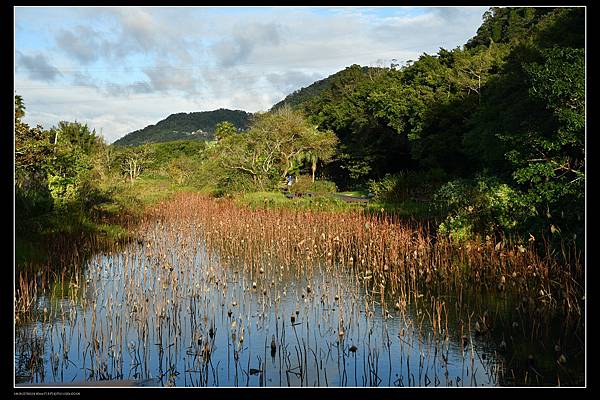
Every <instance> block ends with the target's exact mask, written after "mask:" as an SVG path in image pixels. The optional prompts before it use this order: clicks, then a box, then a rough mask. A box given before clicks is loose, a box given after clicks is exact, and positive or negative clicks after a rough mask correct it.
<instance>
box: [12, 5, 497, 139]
mask: <svg viewBox="0 0 600 400" xmlns="http://www.w3.org/2000/svg"><path fill="white" fill-rule="evenodd" d="M487 9H488V7H475V6H473V7H387V6H386V7H383V6H382V7H15V8H14V13H15V25H14V33H15V40H14V82H15V83H14V85H15V88H14V89H15V94H18V95H21V96H22V97H23V100H24V103H25V107H26V116H25V118H24V121H25V122H26V123H28V124H30V125H32V126H35V125H42V126H43V127H44V128H46V129H49V128H51V127H53V126H56V125H57V124H58V122H59V121H78V122H81V123H85V124H87V125H88V126H89V127H90V128H93V129H95V130H96V132H97V133H98V134H101V135H102V136H103V137H104V138H105V140H106V142H107V143H112V142H113V141H115V140H116V139H118V138H120V137H122V136H124V135H125V134H127V133H129V132H131V131H134V130H137V129H142V128H144V127H145V126H147V125H150V124H155V123H157V122H158V121H160V120H162V119H164V118H166V117H167V116H169V115H170V114H173V113H179V112H196V111H210V110H215V109H218V108H229V109H234V110H244V111H248V112H257V111H267V110H268V109H270V108H271V106H273V104H275V103H277V102H278V101H280V100H282V99H283V98H284V97H285V96H286V95H288V94H289V93H292V92H293V91H295V90H298V89H301V88H302V87H306V86H308V85H310V84H311V83H313V82H314V81H317V80H319V79H323V78H325V77H327V76H329V75H331V74H334V73H336V72H338V71H340V70H342V69H344V68H346V67H348V66H350V65H352V64H359V65H363V66H389V65H390V64H391V63H392V62H394V63H400V64H402V63H403V62H406V61H408V60H416V59H418V58H419V56H420V55H422V54H423V53H428V54H435V53H437V52H438V51H439V49H440V48H445V49H453V48H456V47H458V46H462V45H463V44H464V43H466V41H467V40H468V39H469V38H471V37H472V36H474V35H475V33H476V32H477V28H479V26H480V25H481V22H482V17H483V13H484V12H485V11H486V10H487Z"/></svg>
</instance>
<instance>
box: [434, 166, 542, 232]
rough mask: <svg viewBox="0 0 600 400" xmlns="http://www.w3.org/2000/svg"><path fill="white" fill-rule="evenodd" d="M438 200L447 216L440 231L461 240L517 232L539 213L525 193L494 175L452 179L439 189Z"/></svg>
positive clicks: (437, 204) (440, 207) (436, 197)
mask: <svg viewBox="0 0 600 400" xmlns="http://www.w3.org/2000/svg"><path fill="white" fill-rule="evenodd" d="M434 201H435V204H436V206H437V207H438V208H439V209H441V210H442V213H443V214H445V215H447V217H446V218H445V220H444V221H443V222H442V223H441V224H440V226H439V228H438V231H439V233H440V234H444V235H450V236H451V237H452V238H454V239H457V240H464V239H472V238H473V237H474V236H475V235H495V234H497V233H502V234H504V235H507V236H509V235H513V234H516V233H519V232H520V231H522V230H523V229H524V228H527V227H528V222H529V219H530V218H531V217H534V216H535V215H536V211H535V208H534V207H532V206H531V205H529V204H528V202H527V199H526V197H525V196H524V195H523V194H522V193H521V192H519V191H518V190H516V189H514V188H512V187H510V186H509V185H507V184H506V183H502V182H500V181H499V180H497V179H496V178H493V177H479V178H477V179H476V180H474V181H471V180H454V181H450V182H448V183H447V184H445V185H444V186H442V187H441V188H440V189H439V190H438V192H437V193H436V194H435V196H434Z"/></svg>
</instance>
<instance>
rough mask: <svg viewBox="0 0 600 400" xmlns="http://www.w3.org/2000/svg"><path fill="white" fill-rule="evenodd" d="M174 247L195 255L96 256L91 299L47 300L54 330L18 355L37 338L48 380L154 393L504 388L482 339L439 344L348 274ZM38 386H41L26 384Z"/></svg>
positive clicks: (39, 331) (86, 280)
mask: <svg viewBox="0 0 600 400" xmlns="http://www.w3.org/2000/svg"><path fill="white" fill-rule="evenodd" d="M171 249H173V250H172V252H173V253H175V252H176V251H178V250H177V249H179V251H182V254H185V255H188V257H189V258H188V259H186V258H185V256H184V257H180V258H179V262H178V263H176V259H175V258H174V256H173V255H172V254H170V253H169V254H166V255H165V258H163V259H162V261H160V262H157V261H156V257H155V254H150V252H151V250H148V248H146V247H144V246H140V245H134V246H131V247H129V248H128V249H126V250H125V251H124V252H123V253H119V254H114V255H97V256H95V257H94V258H93V259H92V260H91V261H90V263H89V264H88V267H87V269H86V273H85V276H84V277H83V278H82V279H80V285H84V284H85V285H86V286H85V288H83V290H84V294H83V296H82V297H81V298H80V299H78V300H77V301H71V300H61V301H53V302H50V301H48V300H47V299H42V301H41V303H40V310H42V309H43V308H44V307H46V309H47V310H48V315H49V316H50V315H51V316H52V319H53V323H51V324H42V323H37V324H35V326H28V327H23V328H19V332H18V333H20V334H18V335H17V355H18V354H19V349H21V351H22V352H25V350H23V349H25V348H26V347H23V345H24V343H26V342H27V341H31V340H32V339H31V337H32V336H33V337H35V336H37V337H43V338H44V340H43V342H42V343H43V346H44V350H45V353H44V366H43V375H44V382H71V381H75V382H78V381H83V380H86V379H90V378H91V379H148V378H152V379H155V381H154V384H157V385H173V384H174V385H176V386H203V385H208V386H215V385H218V386H246V385H249V386H259V385H265V386H288V385H292V386H314V385H321V386H363V385H371V386H374V385H380V386H395V385H403V386H424V385H428V386H436V385H437V386H445V385H460V386H462V385H465V386H467V385H495V384H496V379H495V377H494V373H493V360H491V357H489V356H488V357H487V359H486V360H483V358H482V357H481V354H479V353H478V352H477V350H478V342H475V346H474V347H475V348H474V350H475V352H474V353H471V345H470V344H469V345H467V347H466V350H465V352H464V357H463V353H462V347H461V344H460V343H457V342H455V340H456V338H458V337H459V333H452V334H451V338H452V339H451V340H454V341H451V340H448V341H445V340H444V339H443V338H440V335H439V334H437V335H436V336H434V334H433V330H432V328H431V326H430V323H429V321H428V317H426V316H425V315H423V314H422V313H421V314H420V315H416V314H415V312H414V311H412V310H410V309H409V310H408V311H407V312H406V314H404V315H403V314H402V313H401V312H400V311H398V310H395V309H394V306H393V304H387V305H386V307H382V305H381V304H378V302H379V300H380V297H379V295H377V294H375V295H373V297H370V295H367V294H366V291H365V285H364V283H363V282H357V281H356V280H355V275H354V274H352V273H351V271H349V270H348V271H344V270H343V268H339V267H338V268H332V267H329V268H328V269H327V271H325V269H324V267H320V266H317V267H314V269H312V270H310V269H309V270H307V269H306V268H305V269H302V270H300V271H298V270H294V269H293V268H291V267H290V268H288V267H284V268H283V269H282V267H281V265H279V264H277V263H276V262H275V261H272V260H271V261H263V263H262V264H261V265H263V266H264V273H259V272H257V271H256V270H255V271H254V272H253V273H250V271H248V270H246V271H244V270H242V268H241V267H238V266H237V265H236V264H235V263H232V265H233V266H231V267H220V265H221V262H220V261H219V260H218V259H217V258H216V257H213V258H212V259H211V260H210V262H209V258H208V256H207V255H206V252H205V249H204V247H203V246H201V245H199V244H198V243H193V244H190V243H176V244H174V245H173V246H172V247H171ZM190 249H191V250H190ZM269 262H271V263H272V265H269V264H268V263H269ZM169 266H173V270H172V271H171V270H170V269H169ZM175 282H176V283H175ZM254 283H256V288H253V284H254ZM307 286H310V288H311V290H310V292H308V290H307ZM357 287H358V289H357ZM336 295H337V296H338V300H335V296H336ZM367 303H368V307H367V306H366V304H367ZM234 304H235V305H234ZM229 311H231V316H229V315H228V312H229ZM386 311H388V312H389V314H387V315H386ZM296 312H297V313H296ZM42 314H43V311H42ZM368 314H369V315H368ZM292 315H293V316H294V318H295V324H294V325H292V323H291V317H292ZM342 320H343V323H342ZM234 321H235V322H234ZM419 326H421V328H420V332H419ZM449 326H455V324H450V323H449ZM32 329H33V330H34V332H32V331H31V330H32ZM27 330H29V332H30V333H31V334H30V335H29V336H28V337H29V339H27V338H26V337H27V332H28V331H27ZM340 330H343V331H344V335H343V337H341V339H340V336H339V332H340ZM94 332H95V333H96V335H94ZM241 336H243V338H244V339H243V342H240V337H241ZM273 337H275V342H276V349H277V350H276V352H275V354H274V356H272V355H271V341H272V338H273ZM20 338H21V339H20ZM234 339H235V343H234ZM19 341H21V343H19ZM207 342H212V345H211V356H210V361H209V362H207V363H204V362H203V360H204V358H203V348H204V345H205V344H206V343H207ZM353 346H354V347H353ZM351 348H352V349H356V351H355V352H352V351H351ZM236 351H237V352H238V353H237V361H236V360H235V358H236V357H234V353H235V352H236ZM471 355H473V358H471ZM484 357H485V356H484ZM301 368H302V369H301ZM261 371H262V372H261ZM32 380H33V381H34V382H39V381H41V378H40V376H39V375H37V376H34V377H33V378H30V379H29V380H27V379H25V382H31V381H32Z"/></svg>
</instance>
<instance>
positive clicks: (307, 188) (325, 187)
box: [290, 175, 337, 193]
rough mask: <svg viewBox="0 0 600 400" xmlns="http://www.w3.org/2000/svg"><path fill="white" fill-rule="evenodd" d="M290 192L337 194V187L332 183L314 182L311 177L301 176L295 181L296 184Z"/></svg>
mask: <svg viewBox="0 0 600 400" xmlns="http://www.w3.org/2000/svg"><path fill="white" fill-rule="evenodd" d="M290 192H292V193H306V192H315V193H335V192H337V187H336V186H335V183H334V182H331V181H326V180H316V181H314V182H313V181H312V177H311V176H310V175H299V176H298V177H296V179H294V183H293V184H292V187H291V188H290Z"/></svg>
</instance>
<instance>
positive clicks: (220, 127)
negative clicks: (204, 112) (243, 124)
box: [215, 121, 238, 140]
mask: <svg viewBox="0 0 600 400" xmlns="http://www.w3.org/2000/svg"><path fill="white" fill-rule="evenodd" d="M237 131H238V130H237V128H236V127H235V125H234V124H232V123H231V122H229V121H223V122H219V123H218V124H217V125H216V127H215V138H216V139H217V140H221V139H224V138H225V137H226V136H229V135H234V134H236V133H237Z"/></svg>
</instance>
